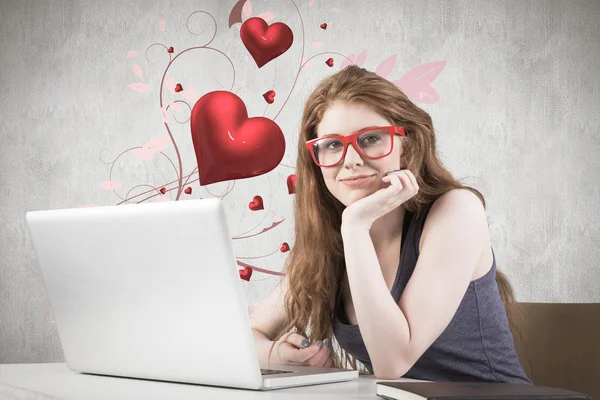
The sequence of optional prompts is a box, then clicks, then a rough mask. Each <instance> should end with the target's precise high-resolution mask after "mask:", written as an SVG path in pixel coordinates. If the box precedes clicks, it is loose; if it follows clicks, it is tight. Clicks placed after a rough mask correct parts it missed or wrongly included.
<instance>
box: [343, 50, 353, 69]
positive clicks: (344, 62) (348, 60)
mask: <svg viewBox="0 0 600 400" xmlns="http://www.w3.org/2000/svg"><path fill="white" fill-rule="evenodd" d="M354 58H356V55H355V54H351V55H349V56H348V59H346V58H344V61H342V63H341V64H340V70H342V69H344V68H346V67H347V66H348V65H351V64H352V63H353V62H354Z"/></svg>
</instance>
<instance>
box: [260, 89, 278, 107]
mask: <svg viewBox="0 0 600 400" xmlns="http://www.w3.org/2000/svg"><path fill="white" fill-rule="evenodd" d="M263 97H264V98H265V100H266V102H267V103H269V104H273V102H274V101H275V91H274V90H269V91H268V92H266V93H265V94H263Z"/></svg>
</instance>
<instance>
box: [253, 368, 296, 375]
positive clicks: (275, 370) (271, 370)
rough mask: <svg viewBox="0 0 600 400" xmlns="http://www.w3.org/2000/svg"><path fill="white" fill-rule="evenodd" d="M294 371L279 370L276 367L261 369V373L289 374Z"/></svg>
mask: <svg viewBox="0 0 600 400" xmlns="http://www.w3.org/2000/svg"><path fill="white" fill-rule="evenodd" d="M292 372H294V371H281V370H277V369H261V370H260V374H261V375H274V374H291V373H292Z"/></svg>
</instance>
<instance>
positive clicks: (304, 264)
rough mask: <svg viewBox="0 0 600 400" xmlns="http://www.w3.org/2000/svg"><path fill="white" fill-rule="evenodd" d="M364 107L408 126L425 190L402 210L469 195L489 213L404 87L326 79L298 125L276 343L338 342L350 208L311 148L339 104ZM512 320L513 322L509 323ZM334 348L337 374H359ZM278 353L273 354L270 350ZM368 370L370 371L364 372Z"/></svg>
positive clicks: (411, 153) (410, 157) (503, 284)
mask: <svg viewBox="0 0 600 400" xmlns="http://www.w3.org/2000/svg"><path fill="white" fill-rule="evenodd" d="M336 101H342V102H347V103H362V104H366V105H368V106H370V107H371V108H372V109H373V110H375V111H376V112H377V113H379V114H381V115H382V116H384V117H385V118H387V119H388V120H389V121H390V122H392V124H394V125H400V126H403V127H404V128H405V130H406V136H403V137H399V136H397V138H399V139H400V140H402V149H403V155H402V159H403V160H404V161H405V164H404V165H402V166H401V167H402V168H403V169H409V170H410V171H411V172H413V174H414V175H415V177H416V179H417V183H418V185H419V192H418V193H417V195H416V196H414V197H413V198H411V199H410V200H409V201H407V202H406V203H404V204H403V206H404V207H405V208H406V210H408V211H411V212H418V211H420V210H421V209H422V208H423V206H425V205H428V204H431V203H433V202H434V201H435V200H436V199H437V198H438V197H439V196H441V195H443V194H444V193H446V192H448V191H449V190H452V189H457V188H462V189H468V190H471V191H472V192H473V193H475V194H476V195H477V197H479V199H480V200H481V202H482V203H483V206H484V208H485V199H484V198H483V195H482V194H481V193H480V192H479V191H478V190H476V189H474V188H472V187H469V186H465V185H463V184H461V183H460V182H459V181H458V180H457V179H455V178H454V177H453V176H452V175H451V174H450V172H448V170H447V169H446V168H445V167H444V166H443V164H442V162H441V160H440V158H439V156H438V154H437V150H436V138H435V133H434V128H433V123H432V120H431V117H430V116H429V114H428V113H427V112H425V111H423V110H422V109H421V108H419V107H417V106H416V105H415V104H414V103H413V102H412V101H411V100H410V99H409V98H408V97H407V96H406V95H405V94H404V93H403V92H402V91H401V90H400V89H399V88H398V87H396V86H395V85H394V84H392V83H391V82H389V81H388V80H386V79H384V78H382V77H380V76H379V75H377V74H375V73H373V72H370V71H367V70H366V69H364V68H359V67H357V66H355V65H350V66H348V67H346V68H344V69H343V70H341V71H339V72H337V73H335V74H333V75H331V76H329V77H327V78H325V79H323V80H322V81H321V82H320V83H319V85H318V86H317V87H316V88H315V90H314V91H313V92H312V94H311V95H310V96H309V98H308V100H307V102H306V105H305V108H304V113H303V115H302V122H301V126H300V137H299V140H298V158H297V164H296V168H297V169H296V178H297V187H296V196H295V203H294V211H295V242H294V246H293V247H292V250H291V252H290V254H289V257H288V261H287V271H286V273H287V278H288V285H289V286H288V291H287V292H286V294H285V309H286V311H287V315H288V321H286V323H285V324H284V325H283V326H282V327H281V330H280V332H279V334H278V335H277V337H276V338H275V339H274V341H277V340H279V338H281V336H282V335H283V334H285V333H287V332H289V331H295V332H297V333H299V334H301V335H304V336H306V337H308V338H309V340H311V341H313V340H323V339H325V338H332V339H333V327H332V326H333V313H334V307H335V301H336V295H337V294H338V291H339V290H341V285H342V279H343V276H344V269H345V265H344V250H343V245H342V236H341V233H340V227H341V222H342V219H341V217H342V211H343V210H344V205H343V204H342V203H341V202H340V201H338V200H337V199H336V198H335V197H333V195H331V193H330V192H329V191H328V189H327V187H326V186H325V182H324V180H323V177H322V174H321V171H320V169H319V167H317V166H316V165H315V164H314V162H313V160H312V159H311V156H310V154H309V152H308V151H307V149H306V147H305V143H306V142H307V141H308V140H310V139H313V138H315V137H316V136H317V126H318V124H319V123H320V121H321V119H322V118H323V114H324V113H325V111H326V110H327V109H328V107H329V106H331V104H332V103H333V102H336ZM496 281H497V283H498V287H499V289H500V295H501V297H502V300H503V302H505V303H506V302H509V301H513V300H514V298H513V290H512V288H511V285H510V283H509V281H508V279H507V278H506V276H505V275H504V274H503V273H501V272H500V271H497V275H496ZM509 317H510V316H509ZM336 347H337V346H334V357H333V359H334V362H335V365H336V366H337V367H348V365H350V367H352V368H354V369H356V368H357V366H356V359H355V358H354V357H349V354H348V353H346V352H345V351H344V350H343V349H336ZM272 349H273V348H271V350H272ZM363 370H364V369H363Z"/></svg>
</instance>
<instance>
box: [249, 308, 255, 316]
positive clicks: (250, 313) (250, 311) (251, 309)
mask: <svg viewBox="0 0 600 400" xmlns="http://www.w3.org/2000/svg"><path fill="white" fill-rule="evenodd" d="M253 312H254V308H252V307H250V306H248V315H252V313H253Z"/></svg>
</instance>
